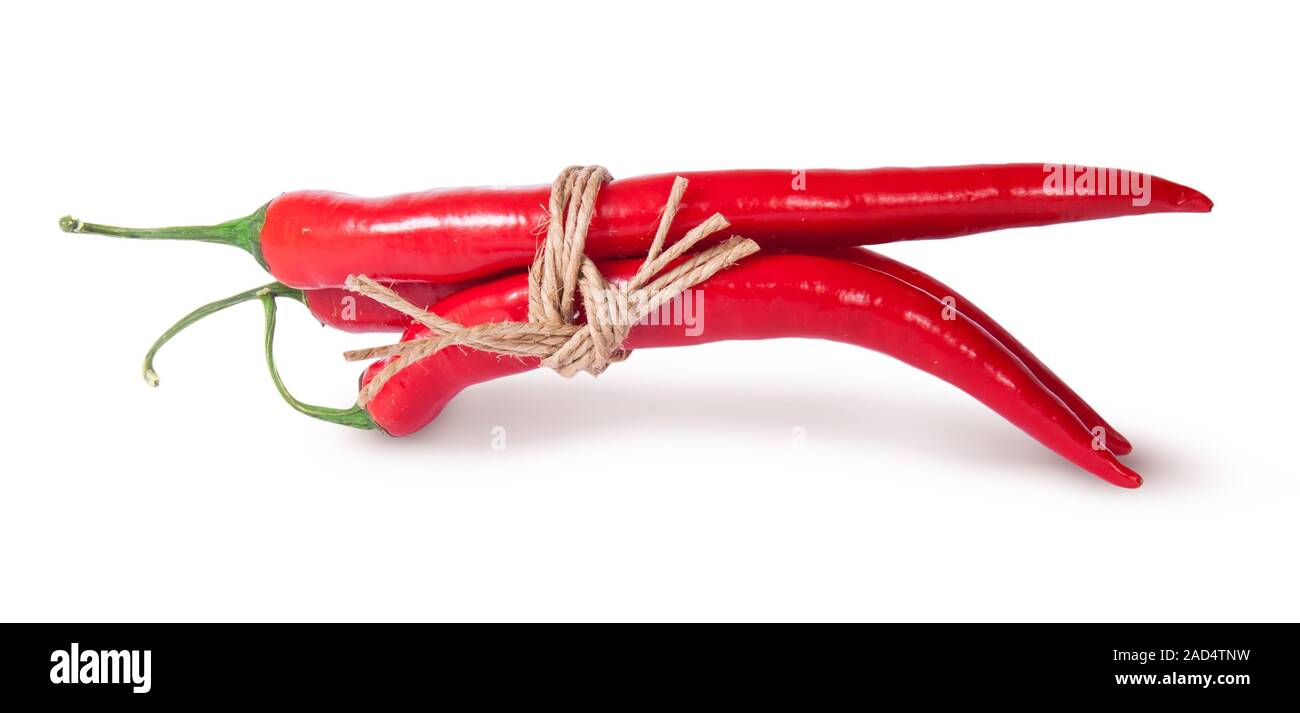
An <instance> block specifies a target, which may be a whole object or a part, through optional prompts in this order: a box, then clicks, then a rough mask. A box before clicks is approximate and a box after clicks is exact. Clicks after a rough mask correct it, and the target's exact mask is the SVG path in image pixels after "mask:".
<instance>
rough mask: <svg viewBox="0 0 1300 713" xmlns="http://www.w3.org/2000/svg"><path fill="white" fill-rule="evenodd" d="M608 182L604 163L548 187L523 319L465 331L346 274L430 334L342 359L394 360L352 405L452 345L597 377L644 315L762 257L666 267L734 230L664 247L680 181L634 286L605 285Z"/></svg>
mask: <svg viewBox="0 0 1300 713" xmlns="http://www.w3.org/2000/svg"><path fill="white" fill-rule="evenodd" d="M609 180H610V175H609V172H608V171H606V170H605V169H604V168H602V167H600V166H570V167H569V168H566V169H564V171H562V172H561V173H560V175H559V177H557V178H556V179H555V183H554V184H552V186H551V199H550V206H549V213H550V219H549V222H548V224H547V228H546V238H545V240H544V242H543V243H542V245H541V246H540V247H539V249H538V251H537V256H536V258H534V260H533V264H532V266H531V267H530V268H529V270H528V321H527V322H489V323H486V324H479V325H475V326H472V327H467V326H465V325H462V324H458V323H457V322H454V321H452V320H449V319H446V318H444V317H440V316H438V315H436V314H434V313H432V312H429V311H427V310H424V309H421V308H420V307H419V306H417V305H415V304H412V303H411V302H409V301H407V300H406V299H404V298H402V297H401V296H400V295H398V294H397V293H396V292H394V291H393V290H391V289H389V288H388V287H385V286H384V285H381V284H379V283H378V282H376V281H374V280H372V279H370V278H369V277H366V276H365V275H351V276H349V277H348V279H347V282H346V283H345V286H346V287H347V289H349V290H351V291H352V292H355V293H357V294H360V295H363V296H365V297H369V298H371V299H373V300H375V301H377V302H379V303H381V304H383V305H386V306H388V307H391V308H393V309H395V310H397V311H399V312H401V313H403V314H405V315H407V316H408V317H410V318H411V319H413V320H415V321H416V322H419V323H420V324H422V325H424V326H425V327H427V328H428V329H429V336H427V337H424V338H421V339H414V340H411V341H407V342H401V343H399V344H392V345H389V346H384V347H375V348H372V349H361V350H357V351H351V352H347V353H345V354H344V358H346V359H347V360H348V361H360V360H364V359H374V358H380V357H392V356H396V357H397V358H396V359H393V360H392V361H391V362H389V363H388V364H386V365H385V366H384V368H383V369H381V370H380V371H379V373H378V374H376V375H375V377H374V378H373V379H371V380H370V382H369V383H368V384H366V385H365V386H364V387H363V388H362V389H361V392H360V393H359V394H358V396H357V403H358V404H359V405H361V406H365V405H366V403H367V402H369V401H370V399H371V398H373V397H374V395H375V394H377V393H379V391H380V389H382V388H383V387H384V384H386V383H388V381H389V380H390V379H392V378H393V377H394V376H396V375H397V374H398V373H399V372H401V371H402V370H403V369H405V368H407V367H408V366H410V365H411V364H414V363H415V362H417V361H420V360H421V359H424V358H425V357H428V356H431V355H433V354H435V353H437V352H439V351H441V350H443V349H446V348H447V347H450V346H464V347H469V348H472V349H478V350H482V351H489V352H494V353H497V354H504V355H508V356H516V357H524V356H528V357H537V358H540V359H541V365H542V366H544V367H547V368H549V369H552V370H554V371H556V372H558V373H559V374H560V375H562V376H565V377H571V376H573V375H574V374H576V373H578V372H580V371H585V372H587V373H589V374H591V375H593V376H597V375H599V374H600V373H601V372H603V371H604V370H605V369H607V368H608V367H609V365H610V364H612V363H614V362H617V361H622V360H623V359H626V358H627V356H628V354H629V353H630V352H629V351H628V350H626V349H624V348H623V343H624V342H625V341H626V340H627V335H628V333H629V332H630V331H631V329H632V327H633V326H634V325H635V324H636V323H637V322H639V321H640V320H641V319H642V318H643V317H645V316H646V315H649V314H651V313H653V312H654V311H655V310H658V309H659V308H660V307H662V306H663V305H664V303H666V302H668V301H670V300H672V299H673V298H675V297H676V296H677V295H679V294H681V293H682V292H683V291H685V290H687V289H689V288H691V287H694V286H695V285H698V284H699V283H701V282H703V281H705V280H707V279H709V278H710V277H712V276H713V275H714V274H716V273H717V272H718V271H720V270H723V269H725V268H727V267H729V266H731V265H733V264H735V263H736V262H737V261H738V260H741V259H743V258H745V257H747V256H749V255H752V254H754V253H756V252H758V244H757V243H755V242H754V241H752V240H749V239H747V238H742V237H740V236H738V235H737V236H732V237H730V238H728V239H726V240H724V241H723V242H721V243H719V244H718V245H715V246H714V247H712V248H709V249H708V250H705V251H702V252H700V253H697V254H695V255H692V256H690V257H688V258H686V259H685V260H683V261H682V262H681V263H680V264H678V265H676V266H675V267H673V268H672V269H671V270H665V268H667V267H668V265H669V264H670V263H672V262H673V261H674V260H677V259H678V258H680V257H682V256H683V255H685V254H686V252H687V251H688V250H690V249H691V248H692V247H694V246H695V244H696V243H698V242H700V241H701V240H703V239H705V238H707V237H709V236H710V235H713V234H714V233H717V232H718V231H720V230H724V229H726V228H727V227H728V226H730V223H728V222H727V219H726V218H724V217H723V216H722V215H721V214H720V213H714V214H713V215H712V216H710V217H709V218H708V219H706V220H705V221H704V222H702V223H700V224H699V225H697V226H695V227H694V228H692V229H691V230H690V231H689V232H687V233H686V235H685V236H684V237H683V238H682V239H681V240H679V241H677V242H676V243H674V244H673V245H671V246H670V247H668V249H666V250H665V249H664V243H665V241H666V240H667V238H668V231H669V229H670V228H671V227H672V223H673V218H674V217H675V216H676V214H677V210H678V208H679V207H680V206H681V202H682V196H683V195H684V194H685V193H686V185H687V181H686V179H685V178H683V177H681V176H678V177H677V178H676V180H674V181H673V186H672V190H671V191H670V192H669V195H668V201H667V203H665V205H664V209H663V215H662V217H661V218H660V221H659V228H658V230H657V231H656V232H655V237H654V240H653V242H651V244H650V249H649V251H648V252H647V254H646V257H645V261H643V262H642V263H641V267H640V268H639V269H638V270H637V272H636V274H635V275H634V276H633V277H632V279H631V280H629V281H627V282H626V283H625V284H622V285H617V286H611V285H610V283H609V282H608V281H607V280H606V279H605V276H604V275H602V274H601V273H600V270H599V269H597V268H596V264H595V263H593V262H592V261H591V260H590V259H589V258H587V256H586V255H585V254H584V253H583V250H584V247H585V246H586V242H587V230H588V228H589V227H590V225H591V219H592V216H593V215H594V213H595V208H596V198H597V196H598V195H599V194H600V189H601V186H603V185H604V184H605V183H606V182H607V181H609ZM661 273H662V274H661ZM579 295H581V297H582V303H583V307H584V310H583V311H584V314H585V316H586V322H585V323H583V324H577V323H575V319H576V318H577V316H578V310H577V302H576V301H577V298H578V296H579Z"/></svg>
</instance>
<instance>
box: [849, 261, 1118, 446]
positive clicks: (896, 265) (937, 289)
mask: <svg viewBox="0 0 1300 713" xmlns="http://www.w3.org/2000/svg"><path fill="white" fill-rule="evenodd" d="M825 255H826V256H827V257H835V258H838V259H841V260H846V261H848V262H853V263H856V264H859V265H863V266H864V267H870V268H873V269H876V270H879V271H881V272H884V273H886V274H888V275H891V276H892V277H894V278H896V279H898V280H901V281H903V282H906V283H908V284H910V285H912V286H913V287H916V288H917V289H919V290H921V291H923V292H926V293H928V294H930V295H931V296H932V297H934V298H935V299H937V300H940V301H942V300H944V299H945V298H951V300H952V302H951V303H950V304H951V305H952V307H953V309H955V310H958V311H960V312H961V313H962V314H964V315H966V317H967V318H968V319H970V320H971V321H972V322H974V323H975V324H977V325H979V327H980V328H981V329H983V330H984V331H986V332H988V333H989V336H991V337H993V338H994V339H996V340H997V341H998V342H1000V343H1001V344H1002V346H1003V347H1005V348H1006V349H1007V351H1009V352H1011V353H1012V354H1014V355H1015V356H1016V358H1017V359H1019V360H1020V361H1021V362H1022V363H1024V365H1025V368H1027V369H1029V371H1030V372H1031V373H1033V375H1034V376H1035V377H1037V378H1038V380H1039V381H1040V382H1042V384H1043V386H1044V387H1046V388H1047V390H1048V391H1051V392H1052V393H1053V394H1055V395H1056V396H1057V398H1059V399H1061V401H1062V402H1064V403H1065V405H1066V406H1068V407H1069V409H1070V410H1071V411H1073V412H1074V413H1075V415H1076V416H1078V417H1079V420H1081V421H1083V423H1084V424H1085V425H1086V426H1088V428H1089V429H1090V430H1091V429H1096V428H1101V429H1102V431H1103V432H1104V436H1105V443H1106V447H1107V448H1109V449H1110V450H1111V452H1113V453H1115V454H1116V455H1121V456H1122V455H1127V454H1128V453H1131V452H1132V451H1133V444H1132V443H1130V442H1129V440H1128V439H1127V438H1125V437H1124V436H1123V434H1121V433H1120V432H1119V431H1118V430H1116V429H1115V427H1114V426H1112V425H1110V424H1109V423H1108V422H1107V421H1106V419H1104V418H1102V417H1101V414H1098V413H1097V411H1096V410H1094V409H1093V408H1092V407H1091V406H1089V405H1088V402H1087V401H1084V400H1083V397H1082V396H1079V394H1077V393H1075V391H1074V389H1071V388H1070V387H1069V385H1068V384H1066V383H1065V381H1064V380H1062V379H1061V377H1059V376H1057V375H1056V373H1055V372H1053V371H1052V370H1051V369H1049V368H1048V367H1047V365H1046V364H1044V363H1043V362H1042V361H1041V360H1039V358H1038V357H1036V356H1034V353H1033V352H1031V351H1029V348H1028V347H1026V346H1025V345H1024V344H1022V343H1021V342H1020V340H1018V339H1016V338H1015V337H1014V336H1012V335H1011V333H1010V332H1008V331H1007V330H1006V328H1004V327H1003V326H1002V325H1000V324H998V323H997V321H996V320H994V319H993V318H992V317H990V316H989V315H988V314H987V313H986V312H984V310H982V309H980V308H979V307H977V306H976V305H975V303H974V302H971V301H970V300H968V299H966V298H965V297H963V296H961V294H959V293H958V292H957V291H956V290H954V289H953V288H951V287H949V286H948V285H946V284H944V283H942V282H940V281H938V280H936V279H935V278H933V277H931V276H930V275H928V274H926V273H924V272H921V271H920V270H918V269H916V268H914V267H912V266H910V265H905V264H903V263H901V262H899V261H897V260H892V259H890V258H888V257H885V256H884V255H881V254H880V253H878V252H875V251H873V250H867V249H866V248H844V249H841V250H833V251H828V252H827V253H825Z"/></svg>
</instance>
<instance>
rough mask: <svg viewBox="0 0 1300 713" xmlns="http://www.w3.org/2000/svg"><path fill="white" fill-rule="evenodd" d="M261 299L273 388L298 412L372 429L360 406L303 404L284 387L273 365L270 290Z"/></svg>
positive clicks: (373, 426)
mask: <svg viewBox="0 0 1300 713" xmlns="http://www.w3.org/2000/svg"><path fill="white" fill-rule="evenodd" d="M259 296H260V297H261V299H262V307H263V309H264V311H265V314H266V367H267V369H269V370H270V372H271V381H273V382H275V389H276V390H277V391H279V392H280V396H282V397H284V400H285V402H286V403H288V404H289V405H290V406H291V407H293V409H294V410H296V411H298V413H304V414H307V415H308V416H311V417H312V418H319V419H320V420H322V421H329V422H330V423H337V424H340V425H343V426H351V427H352V428H361V429H373V428H375V427H376V426H375V422H374V419H372V418H370V414H368V413H366V410H365V409H364V408H362V407H361V406H357V405H353V406H352V408H347V409H339V408H328V407H325V406H312V405H311V404H305V403H303V402H301V401H299V400H298V399H296V398H294V397H293V394H290V393H289V390H288V389H287V388H285V385H284V382H283V381H282V380H281V379H280V370H279V369H277V368H276V366H275V350H274V348H273V347H274V343H275V309H276V308H275V297H276V295H275V294H273V293H272V292H271V291H266V292H264V293H263V294H261V295H259Z"/></svg>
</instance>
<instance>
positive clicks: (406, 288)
mask: <svg viewBox="0 0 1300 713" xmlns="http://www.w3.org/2000/svg"><path fill="white" fill-rule="evenodd" d="M817 254H819V255H822V256H824V257H832V258H835V259H838V260H843V261H846V262H851V263H854V264H858V265H862V266H864V267H869V268H872V269H875V270H878V271H880V272H884V273H886V274H888V275H890V276H892V277H894V278H895V279H898V280H900V281H902V282H906V283H908V284H910V285H912V286H913V287H916V288H917V289H919V290H922V291H923V292H926V293H928V294H929V295H930V296H932V297H934V298H935V299H938V300H940V301H942V300H944V299H951V300H952V301H951V303H950V304H951V306H952V308H953V309H954V310H958V311H960V312H961V313H962V314H964V315H966V317H967V318H968V319H970V320H971V321H972V322H974V323H975V324H976V325H978V326H979V327H980V328H981V329H983V330H984V331H986V332H988V333H989V336H991V337H993V338H994V339H995V340H997V341H998V342H1000V343H1001V344H1002V346H1003V347H1004V348H1006V349H1007V351H1009V352H1011V353H1012V354H1013V355H1014V356H1015V357H1016V358H1017V359H1019V360H1020V361H1021V362H1022V363H1023V364H1024V365H1025V367H1026V368H1027V369H1029V371H1030V372H1032V373H1033V374H1034V376H1035V377H1037V378H1038V380H1039V381H1040V382H1041V383H1042V384H1043V386H1044V387H1046V388H1047V390H1048V391H1051V392H1052V393H1053V394H1055V395H1056V396H1057V398H1059V399H1061V401H1062V402H1063V403H1064V404H1065V405H1066V406H1067V407H1068V408H1069V409H1070V410H1071V411H1073V412H1074V414H1075V415H1076V416H1078V417H1079V420H1081V421H1083V423H1084V424H1085V425H1086V426H1088V427H1089V428H1090V429H1093V428H1097V427H1100V428H1102V429H1103V431H1104V433H1105V439H1106V446H1107V447H1108V448H1109V449H1110V450H1111V451H1112V452H1113V453H1115V454H1116V455H1126V454H1128V453H1130V452H1132V450H1133V446H1132V444H1131V443H1130V442H1129V440H1128V439H1127V438H1125V437H1124V436H1123V435H1122V434H1121V433H1120V432H1119V431H1118V430H1117V429H1115V427H1114V426H1111V425H1110V424H1109V423H1108V422H1107V421H1106V420H1105V419H1103V418H1102V417H1101V415H1100V414H1098V413H1097V411H1096V410H1094V409H1093V408H1092V407H1091V406H1090V405H1088V403H1087V402H1086V401H1084V399H1083V397H1081V396H1079V395H1078V394H1077V393H1075V391H1074V390H1073V389H1071V388H1070V387H1069V385H1067V384H1066V383H1065V382H1064V381H1063V380H1062V379H1061V378H1060V377H1059V376H1057V375H1056V374H1055V373H1054V372H1053V371H1052V370H1051V369H1050V368H1048V367H1047V365H1046V364H1044V363H1043V362H1042V361H1041V360H1040V359H1038V357H1036V356H1035V355H1034V354H1033V352H1031V351H1030V350H1029V349H1028V348H1027V347H1025V345H1024V344H1022V343H1021V342H1020V340H1018V339H1016V338H1015V337H1014V336H1012V335H1011V333H1010V332H1008V331H1007V330H1006V329H1005V328H1004V327H1002V325H1000V324H998V323H997V321H996V320H994V319H993V318H992V317H990V316H989V315H988V314H987V313H985V312H984V311H983V310H981V309H980V308H979V307H978V306H976V305H975V303H973V302H971V301H970V300H968V299H966V298H965V297H963V296H962V295H961V294H960V293H958V292H957V291H956V290H954V289H953V288H951V287H949V286H948V285H946V284H944V283H942V282H940V281H939V280H937V279H935V278H933V277H931V276H930V275H928V274H926V273H924V272H922V271H920V270H918V269H916V268H914V267H911V266H909V265H905V264H903V263H901V262H898V261H897V260H892V259H890V258H888V257H885V256H884V255H881V254H880V253H877V252H875V251H872V250H868V249H866V248H840V249H835V250H828V251H824V252H821V253H817ZM470 284H473V283H465V287H468V286H470ZM393 288H394V290H395V291H396V292H397V293H398V294H399V295H401V296H402V297H403V298H405V299H406V300H408V301H410V302H411V303H412V304H415V305H416V306H418V307H422V308H426V309H427V308H428V307H430V306H432V305H433V304H435V303H436V302H438V301H439V300H441V299H443V298H445V297H448V296H450V295H451V294H452V293H454V292H457V291H459V290H460V289H463V287H461V286H460V285H448V284H432V283H424V282H403V283H397V284H396V285H394V286H393ZM303 294H304V297H305V300H304V301H305V302H306V304H307V306H308V308H310V309H311V312H312V314H313V315H314V316H315V317H316V319H317V320H318V321H320V322H321V323H322V324H324V325H326V326H330V327H335V328H338V329H342V330H344V331H349V332H401V331H403V330H404V329H406V328H407V327H408V326H410V324H411V319H410V318H409V317H407V316H406V315H404V314H402V313H401V312H398V311H396V310H394V309H391V308H389V307H386V306H384V305H381V304H379V303H378V302H374V301H373V300H370V299H367V298H365V297H358V296H357V295H355V294H353V293H351V292H349V291H347V290H342V289H333V288H322V289H319V290H307V291H305V292H304V293H303ZM349 306H350V311H349Z"/></svg>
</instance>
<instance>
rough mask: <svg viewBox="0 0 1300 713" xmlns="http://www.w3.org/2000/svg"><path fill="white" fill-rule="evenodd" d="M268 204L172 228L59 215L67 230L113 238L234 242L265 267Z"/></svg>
mask: <svg viewBox="0 0 1300 713" xmlns="http://www.w3.org/2000/svg"><path fill="white" fill-rule="evenodd" d="M267 205H270V204H269V203H268V204H267ZM266 208H267V206H265V205H264V206H262V207H261V208H258V209H257V210H256V211H253V213H252V214H251V215H246V216H244V217H243V218H236V219H234V220H228V221H226V222H224V223H218V224H216V225H189V226H178V227H173V228H119V227H118V226H116V225H101V224H99V223H87V222H84V221H82V220H80V219H78V218H73V217H72V216H70V215H65V216H63V217H62V218H60V219H59V228H61V229H62V230H63V232H65V233H82V234H91V235H107V236H110V237H114V238H133V239H136V240H197V241H201V242H205V243H219V244H221V245H232V246H234V247H237V248H239V249H240V250H243V251H245V252H247V253H248V254H249V255H252V256H253V259H255V260H257V262H258V264H259V265H261V266H262V267H263V268H266V261H265V260H264V259H263V257H262V224H263V223H265V222H266Z"/></svg>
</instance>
